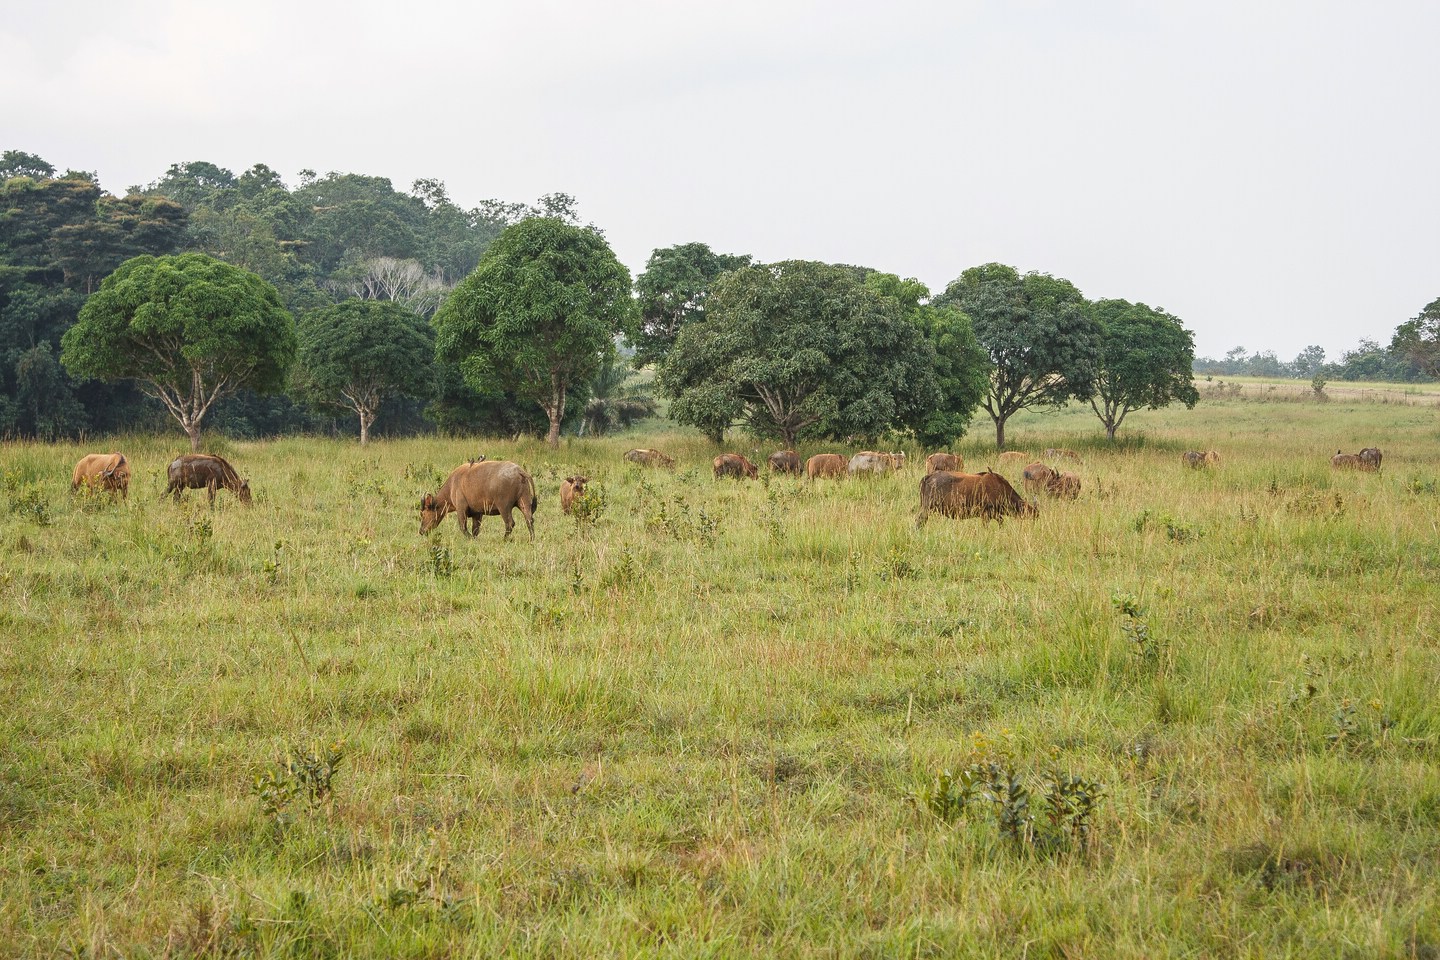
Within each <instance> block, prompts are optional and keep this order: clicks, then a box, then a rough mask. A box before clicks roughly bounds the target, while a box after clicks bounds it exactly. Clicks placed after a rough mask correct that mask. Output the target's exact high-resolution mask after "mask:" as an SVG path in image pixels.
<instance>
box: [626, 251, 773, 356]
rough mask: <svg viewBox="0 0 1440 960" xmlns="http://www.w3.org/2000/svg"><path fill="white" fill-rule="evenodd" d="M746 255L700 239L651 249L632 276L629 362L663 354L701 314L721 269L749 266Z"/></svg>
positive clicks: (723, 271) (700, 318) (666, 352)
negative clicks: (635, 324) (636, 310)
mask: <svg viewBox="0 0 1440 960" xmlns="http://www.w3.org/2000/svg"><path fill="white" fill-rule="evenodd" d="M750 262H751V260H750V257H749V256H748V255H734V254H724V253H716V252H715V251H713V250H711V249H710V247H709V246H708V245H706V244H703V243H682V244H680V245H678V246H674V247H665V248H664V249H660V250H655V251H654V252H652V253H651V254H650V259H649V260H647V261H646V263H645V270H644V272H643V273H641V274H640V276H639V277H637V278H636V279H635V293H636V296H637V298H638V300H639V304H640V326H639V329H638V330H637V331H636V334H635V337H634V340H633V344H634V347H635V357H634V360H633V363H634V364H635V366H637V367H643V366H646V365H648V364H652V363H659V362H660V361H662V360H664V359H665V355H666V354H668V353H669V352H670V348H671V347H672V346H673V345H674V343H675V338H676V336H678V335H679V333H680V330H681V328H682V327H684V326H685V325H686V324H688V323H695V322H697V321H699V320H703V319H704V318H705V297H706V295H707V294H708V293H709V292H710V285H711V284H713V283H714V282H715V279H716V278H717V277H719V276H720V275H721V274H722V273H725V272H726V271H728V270H735V269H737V268H739V267H744V266H748V265H749V264H750Z"/></svg>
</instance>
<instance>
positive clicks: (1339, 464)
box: [1330, 447, 1380, 471]
mask: <svg viewBox="0 0 1440 960" xmlns="http://www.w3.org/2000/svg"><path fill="white" fill-rule="evenodd" d="M1366 449H1370V450H1373V449H1374V448H1373V447H1367V448H1366ZM1375 452H1376V454H1377V456H1376V457H1375V458H1374V459H1371V458H1368V457H1366V456H1365V454H1364V453H1341V452H1340V451H1339V450H1336V451H1335V456H1333V457H1331V458H1330V466H1332V467H1334V468H1335V469H1336V470H1370V471H1374V470H1379V469H1380V458H1379V456H1378V454H1379V452H1380V451H1378V450H1376V451H1375Z"/></svg>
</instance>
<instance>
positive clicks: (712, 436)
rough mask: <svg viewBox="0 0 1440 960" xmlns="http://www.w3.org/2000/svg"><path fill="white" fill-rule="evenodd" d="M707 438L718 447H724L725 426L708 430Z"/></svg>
mask: <svg viewBox="0 0 1440 960" xmlns="http://www.w3.org/2000/svg"><path fill="white" fill-rule="evenodd" d="M705 439H707V440H709V441H710V442H711V443H713V444H715V446H717V447H723V446H724V445H725V428H724V427H721V428H720V429H718V430H706V431H705Z"/></svg>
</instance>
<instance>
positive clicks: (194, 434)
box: [181, 421, 200, 453]
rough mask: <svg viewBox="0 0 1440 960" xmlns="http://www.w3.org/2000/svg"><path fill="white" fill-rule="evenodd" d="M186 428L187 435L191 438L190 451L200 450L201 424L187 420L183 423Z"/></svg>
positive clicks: (197, 451)
mask: <svg viewBox="0 0 1440 960" xmlns="http://www.w3.org/2000/svg"><path fill="white" fill-rule="evenodd" d="M181 426H182V427H184V428H185V433H186V435H187V436H188V437H189V438H190V452H191V453H199V452H200V424H198V423H195V422H193V421H187V422H185V423H182V424H181Z"/></svg>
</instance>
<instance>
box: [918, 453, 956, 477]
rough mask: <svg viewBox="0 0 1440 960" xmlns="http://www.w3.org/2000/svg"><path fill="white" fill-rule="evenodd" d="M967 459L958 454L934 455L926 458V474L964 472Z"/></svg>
mask: <svg viewBox="0 0 1440 960" xmlns="http://www.w3.org/2000/svg"><path fill="white" fill-rule="evenodd" d="M964 469H965V458H964V457H962V456H960V455H959V454H958V453H932V454H930V456H928V457H926V458H925V472H926V473H934V472H935V471H936V470H964Z"/></svg>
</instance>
